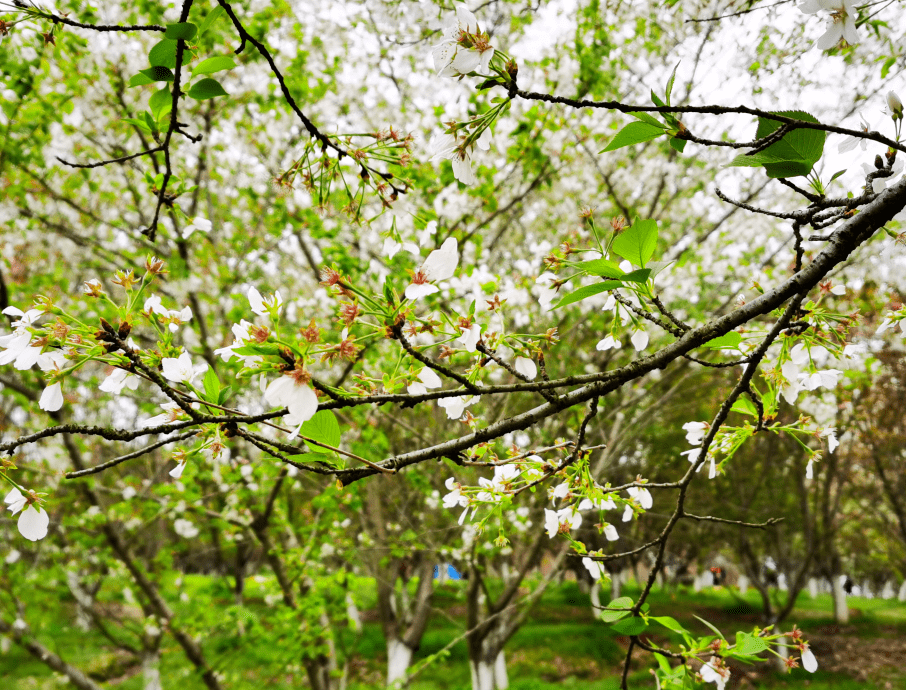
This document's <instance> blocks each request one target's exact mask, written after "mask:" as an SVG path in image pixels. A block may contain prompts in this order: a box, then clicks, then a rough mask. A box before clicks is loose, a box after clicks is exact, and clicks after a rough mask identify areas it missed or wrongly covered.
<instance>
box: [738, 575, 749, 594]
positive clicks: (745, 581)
mask: <svg viewBox="0 0 906 690" xmlns="http://www.w3.org/2000/svg"><path fill="white" fill-rule="evenodd" d="M736 586H737V587H739V593H740V594H745V593H746V592H748V591H749V578H747V577H746V576H745V575H740V576H739V580H738V581H737V582H736Z"/></svg>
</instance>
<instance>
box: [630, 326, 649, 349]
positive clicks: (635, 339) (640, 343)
mask: <svg viewBox="0 0 906 690" xmlns="http://www.w3.org/2000/svg"><path fill="white" fill-rule="evenodd" d="M629 340H630V341H631V342H632V346H633V347H634V348H635V349H636V352H641V351H642V350H644V349H645V348H646V347H648V333H646V332H645V331H644V330H642V329H638V330H636V331H633V333H632V336H631V337H630V338H629Z"/></svg>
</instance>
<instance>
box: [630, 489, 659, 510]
mask: <svg viewBox="0 0 906 690" xmlns="http://www.w3.org/2000/svg"><path fill="white" fill-rule="evenodd" d="M626 493H628V494H629V495H630V496H632V497H633V498H634V499H635V500H636V501H638V503H639V505H640V506H642V507H643V508H644V509H645V510H650V509H651V506H652V505H654V500H653V499H652V498H651V492H649V491H648V489H646V488H644V487H642V486H630V487H629V488H628V489H626Z"/></svg>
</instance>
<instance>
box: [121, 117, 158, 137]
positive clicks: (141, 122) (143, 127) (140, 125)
mask: <svg viewBox="0 0 906 690" xmlns="http://www.w3.org/2000/svg"><path fill="white" fill-rule="evenodd" d="M123 122H128V123H129V124H130V125H135V126H136V127H138V128H139V129H140V130H142V131H143V132H144V133H145V134H151V128H150V127H148V125H147V124H146V123H145V121H144V120H136V119H135V118H133V117H124V118H123Z"/></svg>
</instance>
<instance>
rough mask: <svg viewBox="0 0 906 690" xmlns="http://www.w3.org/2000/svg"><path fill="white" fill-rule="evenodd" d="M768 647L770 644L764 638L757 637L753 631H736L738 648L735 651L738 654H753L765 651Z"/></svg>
mask: <svg viewBox="0 0 906 690" xmlns="http://www.w3.org/2000/svg"><path fill="white" fill-rule="evenodd" d="M768 647H770V645H769V644H768V643H767V642H766V641H765V640H764V639H763V638H761V637H755V635H753V634H752V633H742V632H738V633H736V649H735V650H734V651H735V652H736V653H737V654H744V655H746V656H753V655H755V654H758V653H760V652H763V651H765V650H766V649H767V648H768Z"/></svg>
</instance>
